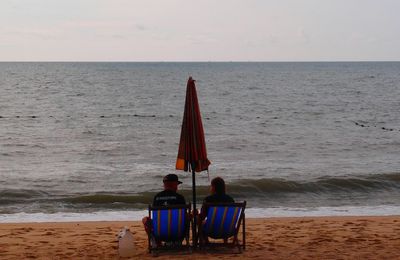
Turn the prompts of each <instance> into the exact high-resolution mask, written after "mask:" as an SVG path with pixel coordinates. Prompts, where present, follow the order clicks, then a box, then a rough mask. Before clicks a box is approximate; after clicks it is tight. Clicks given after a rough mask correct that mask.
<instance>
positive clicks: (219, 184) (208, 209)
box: [198, 177, 246, 251]
mask: <svg viewBox="0 0 400 260" xmlns="http://www.w3.org/2000/svg"><path fill="white" fill-rule="evenodd" d="M245 207H246V202H244V203H234V200H233V198H232V197H231V196H229V195H227V194H226V189H225V181H224V180H223V179H222V178H220V177H216V178H214V179H213V180H212V181H211V195H210V196H208V197H206V198H205V199H204V202H203V206H202V209H201V213H200V215H199V222H198V223H199V226H198V233H199V239H200V246H204V245H207V244H209V240H208V237H211V238H214V239H223V241H224V243H223V245H232V246H238V248H239V250H240V251H241V249H242V248H244V242H245V241H244V240H245V237H244V228H243V231H242V232H243V243H242V245H240V244H239V241H238V238H237V234H238V231H239V227H240V225H241V222H242V220H244V208H245ZM243 227H244V226H243ZM230 237H233V241H232V243H228V238H230Z"/></svg>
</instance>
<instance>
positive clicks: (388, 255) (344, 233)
mask: <svg viewBox="0 0 400 260" xmlns="http://www.w3.org/2000/svg"><path fill="white" fill-rule="evenodd" d="M124 226H128V227H129V228H130V230H131V231H132V233H133V234H134V238H135V248H136V253H135V256H134V257H132V258H131V259H154V257H153V256H152V255H151V254H149V253H148V251H147V236H146V234H145V232H144V230H143V227H142V224H141V222H138V221H135V222H79V223H77V222H75V223H17V224H15V223H7V224H0V259H119V256H118V243H117V234H118V232H119V230H120V229H121V228H122V227H124ZM240 238H241V236H240ZM246 240H247V241H246V242H247V243H246V244H247V247H246V250H245V251H244V252H243V253H242V254H237V253H236V251H235V253H234V252H229V251H223V252H221V251H212V250H207V251H206V252H204V251H195V252H193V253H192V254H183V255H178V254H172V253H171V254H161V255H160V256H159V257H157V259H189V258H192V259H209V258H213V259H214V258H217V259H231V258H236V259H296V260H300V259H400V216H389V217H307V218H264V219H247V221H246Z"/></svg>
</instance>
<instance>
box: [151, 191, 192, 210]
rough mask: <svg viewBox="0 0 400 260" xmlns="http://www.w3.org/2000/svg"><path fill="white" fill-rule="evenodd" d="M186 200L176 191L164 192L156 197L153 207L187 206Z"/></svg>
mask: <svg viewBox="0 0 400 260" xmlns="http://www.w3.org/2000/svg"><path fill="white" fill-rule="evenodd" d="M185 204H186V201H185V198H184V197H183V196H182V195H181V194H179V193H176V192H175V191H172V190H164V191H162V192H159V193H157V195H156V196H154V200H153V206H167V205H185Z"/></svg>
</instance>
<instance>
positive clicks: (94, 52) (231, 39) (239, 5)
mask: <svg viewBox="0 0 400 260" xmlns="http://www.w3.org/2000/svg"><path fill="white" fill-rule="evenodd" d="M331 60H332V61H338V60H346V61H347V60H355V61H359V60H400V0H0V61H331Z"/></svg>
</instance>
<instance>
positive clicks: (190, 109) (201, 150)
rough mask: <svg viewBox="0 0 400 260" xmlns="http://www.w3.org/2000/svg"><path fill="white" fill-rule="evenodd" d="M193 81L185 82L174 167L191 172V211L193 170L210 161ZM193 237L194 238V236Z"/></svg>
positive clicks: (194, 183)
mask: <svg viewBox="0 0 400 260" xmlns="http://www.w3.org/2000/svg"><path fill="white" fill-rule="evenodd" d="M194 82H195V81H194V80H193V79H192V77H190V78H189V80H188V82H187V87H186V100H185V111H184V113H183V121H182V129H181V138H180V142H179V150H178V157H177V160H176V169H177V170H183V171H191V172H192V189H193V211H194V212H196V176H195V172H202V171H204V170H208V166H209V165H210V161H209V160H208V159H207V150H206V142H205V139H204V130H203V123H202V121H201V113H200V107H199V102H198V100H197V93H196V86H195V84H194ZM194 223H195V225H194V226H196V218H195V219H194ZM194 235H195V234H194ZM194 237H195V238H196V236H194Z"/></svg>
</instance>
